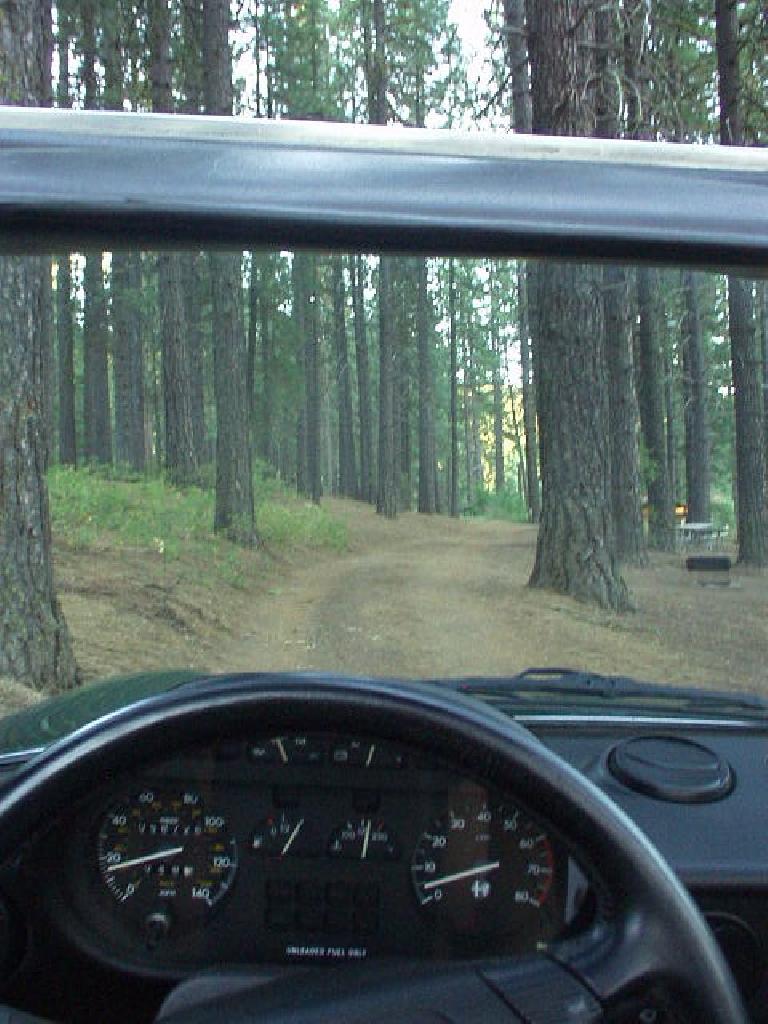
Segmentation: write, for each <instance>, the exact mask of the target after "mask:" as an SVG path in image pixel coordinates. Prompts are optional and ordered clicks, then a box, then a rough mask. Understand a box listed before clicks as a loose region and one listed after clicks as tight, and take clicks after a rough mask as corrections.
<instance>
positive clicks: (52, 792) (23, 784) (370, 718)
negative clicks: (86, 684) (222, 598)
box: [0, 674, 748, 1024]
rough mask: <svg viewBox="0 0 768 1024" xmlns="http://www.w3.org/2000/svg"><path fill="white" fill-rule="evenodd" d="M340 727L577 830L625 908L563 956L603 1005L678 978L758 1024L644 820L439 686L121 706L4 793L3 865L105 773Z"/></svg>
mask: <svg viewBox="0 0 768 1024" xmlns="http://www.w3.org/2000/svg"><path fill="white" fill-rule="evenodd" d="M329 727H332V728H333V729H334V730H338V731H352V732H355V731H357V732H360V731H365V732H366V734H370V735H375V736H380V737H381V738H382V739H383V738H391V739H395V740H401V741H402V740H405V741H407V742H408V743H409V744H410V745H412V746H414V747H416V748H420V749H422V750H423V751H424V752H425V753H427V754H432V755H436V756H438V757H441V758H443V759H450V761H451V762H452V763H453V764H454V765H455V766H456V767H457V768H459V769H462V770H464V771H465V772H466V773H467V774H468V775H470V776H474V777H475V778H478V779H480V780H482V781H484V782H487V783H490V784H492V785H494V786H495V787H497V788H499V789H501V790H502V791H506V792H509V793H510V794H511V795H517V796H518V797H519V799H520V800H521V801H522V802H523V803H525V804H527V805H528V807H530V808H531V809H532V810H535V811H536V812H537V813H538V814H539V815H540V816H541V817H543V818H545V819H546V820H547V821H548V822H550V823H551V824H552V826H553V827H554V828H555V830H556V831H557V832H559V833H560V834H561V835H562V836H564V837H566V838H567V840H568V842H569V844H570V845H571V847H572V849H573V850H574V851H577V852H578V856H579V857H580V858H581V859H582V860H583V861H584V862H585V863H586V865H588V866H592V867H593V868H594V869H595V870H596V871H597V873H598V876H599V878H600V879H601V881H602V882H603V884H604V885H605V887H606V889H607V891H608V892H609V893H610V897H611V904H612V913H611V915H610V918H609V919H607V918H603V919H602V920H601V921H600V922H599V923H598V924H597V925H595V927H594V928H593V929H592V930H591V931H590V932H589V933H587V934H585V935H583V936H580V937H579V938H577V939H575V940H573V941H571V942H565V943H563V944H560V945H559V946H557V947H556V948H555V949H554V950H553V956H554V958H555V959H556V960H557V961H559V963H560V964H562V965H564V966H565V967H566V969H567V971H568V972H570V973H571V974H573V975H575V976H577V977H578V978H579V979H580V980H581V982H583V984H584V985H585V986H587V987H588V988H589V990H590V991H591V992H592V993H593V994H594V995H595V996H596V997H597V998H598V999H599V1000H600V1002H601V1003H602V1004H610V1003H611V1002H612V1001H614V1000H615V999H616V998H617V997H619V996H621V995H623V994H625V992H626V990H627V989H628V988H631V987H632V986H633V985H637V984H640V983H648V982H652V981H659V980H661V981H664V982H667V983H668V984H669V985H671V987H672V988H673V989H674V990H675V991H677V992H679V994H680V996H681V998H682V999H683V1000H684V1001H685V1003H686V1004H687V1005H688V1006H689V1007H690V1008H691V1010H692V1012H693V1013H694V1014H695V1015H698V1016H697V1017H695V1019H701V1020H704V1019H706V1020H707V1021H708V1022H710V1024H747V1020H748V1018H747V1016H746V1013H745V1010H744V1008H743V1005H742V1003H741V1000H740V997H739V994H738V992H737V990H736V987H735V984H734V982H733V979H732V977H731V975H730V972H729V970H728V968H727V966H726V964H725V962H724V960H723V958H722V955H721V953H720V950H719V948H718V946H717V943H716V941H715V939H714V937H713V936H712V934H711V932H710V931H709V929H708V927H707V925H706V923H705V922H704V920H703V918H702V917H701V915H700V914H699V912H698V910H697V908H696V906H695V904H694V902H693V900H692V899H691V897H690V896H689V894H688V893H687V892H686V890H685V889H684V887H683V886H682V884H681V883H680V882H679V881H678V880H677V878H676V877H675V876H674V874H673V872H672V870H671V869H670V867H669V866H668V865H667V864H666V862H665V861H664V860H663V859H662V858H661V856H660V855H659V853H658V852H657V851H656V850H655V848H654V847H653V846H652V845H651V844H650V842H649V841H648V839H647V838H646V837H645V836H644V835H643V834H642V833H641V832H640V830H639V829H638V828H637V827H636V826H635V825H634V823H633V822H632V821H631V820H630V819H629V818H628V817H627V816H626V815H625V814H624V813H623V812H622V811H621V810H620V809H619V808H618V807H617V806H616V805H615V804H614V803H613V802H612V801H611V800H610V799H609V798H608V797H607V796H606V795H605V794H604V793H602V792H601V791H600V790H599V789H598V788H597V787H596V786H594V785H593V784H592V783H591V782H590V781H589V780H587V779H586V778H585V777H584V776H582V775H581V774H580V773H578V772H577V771H576V770H575V769H573V768H572V767H571V766H570V765H568V764H567V763H566V762H564V761H563V760H562V759H561V758H559V757H558V756H557V755H556V754H554V753H552V752H551V751H550V750H548V749H547V748H546V747H544V746H543V744H541V743H540V742H539V741H538V740H537V739H536V738H535V737H534V736H532V735H531V734H530V733H529V732H528V731H527V730H525V729H524V728H522V727H521V726H520V725H518V724H517V723H515V722H514V721H513V720H511V719H510V718H508V717H507V716H505V715H503V714H501V713H499V712H497V711H496V710H494V709H493V708H490V707H488V706H486V705H483V704H481V703H480V702H479V701H476V700H472V699H469V698H465V697H463V696H461V695H458V694H456V693H454V692H453V691H451V690H449V689H447V688H446V689H441V688H440V687H437V686H435V685H431V684H420V683H404V682H400V681H386V680H372V679H343V678H339V677H326V676H318V675H312V676H302V675H276V674H259V675H243V676H233V677H226V678H211V679H205V680H201V681H200V682H197V683H193V684H187V685H185V686H182V687H179V688H178V689H177V690H174V691H170V692H169V693H166V694H163V695H161V696H159V697H155V698H150V699H148V700H145V701H142V702H139V703H138V704H136V705H133V706H131V707H128V708H126V709H124V710H122V711H120V712H117V713H114V714H112V715H108V716H106V717H105V718H103V719H100V720H98V721H96V722H94V723H92V724H90V725H88V726H86V727H85V728H83V729H81V730H79V731H78V732H76V733H74V734H72V735H70V736H69V737H66V738H65V739H63V740H61V741H60V742H58V743H56V744H54V745H53V746H51V747H50V748H48V749H47V750H46V751H45V752H43V753H42V754H41V755H40V756H39V757H38V758H36V759H35V760H34V761H33V762H30V763H29V764H28V765H27V766H25V768H24V769H23V770H22V771H21V772H20V773H19V775H17V776H16V777H15V779H14V780H13V784H12V785H11V786H10V787H8V788H6V789H5V791H3V792H2V793H0V862H4V861H7V860H9V859H11V858H13V857H15V856H16V855H17V854H18V850H19V847H20V845H22V844H23V843H24V842H25V841H27V840H28V839H29V837H30V836H31V835H33V834H34V833H35V831H36V830H37V829H38V828H39V827H40V826H41V825H42V824H43V823H44V822H46V821H47V820H50V816H51V815H54V814H56V813H57V812H58V811H59V810H60V809H61V808H62V807H63V806H65V802H66V801H69V800H72V799H76V798H77V797H78V796H80V795H82V794H83V793H84V792H87V790H88V789H89V788H90V787H91V786H92V784H93V780H94V779H95V778H103V777H105V774H106V773H115V772H120V771H122V770H124V769H127V768H129V767H130V766H131V765H133V764H135V763H136V761H137V759H141V758H145V757H146V758H152V757H157V756H158V755H160V756H165V755H167V753H168V752H169V750H172V749H174V747H176V746H182V745H184V746H186V745H189V744H191V743H195V742H197V741H204V740H210V739H214V738H216V737H219V736H221V737H223V736H227V735H230V734H233V733H234V734H237V733H242V732H243V731H244V730H248V731H249V732H250V733H251V734H252V735H254V734H257V733H261V734H267V733H269V732H271V731H273V730H278V731H279V730H280V729H285V728H291V729H300V730H311V729H325V730H327V729H328V728H329Z"/></svg>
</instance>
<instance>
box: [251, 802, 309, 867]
mask: <svg viewBox="0 0 768 1024" xmlns="http://www.w3.org/2000/svg"><path fill="white" fill-rule="evenodd" d="M251 849H252V850H253V851H254V853H259V854H263V855H264V856H266V857H277V858H283V857H313V856H315V855H316V854H317V853H318V852H319V851H318V849H317V843H316V838H315V831H314V829H313V827H312V824H311V822H308V821H307V819H306V818H305V817H304V816H303V815H299V814H288V813H286V812H285V811H275V812H274V813H273V814H270V815H268V816H267V817H266V818H264V819H263V820H262V821H260V822H258V824H257V825H256V828H255V830H254V833H253V836H252V838H251Z"/></svg>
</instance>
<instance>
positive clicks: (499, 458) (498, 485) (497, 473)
mask: <svg viewBox="0 0 768 1024" xmlns="http://www.w3.org/2000/svg"><path fill="white" fill-rule="evenodd" d="M494 284H495V281H494V274H493V270H491V274H490V278H489V287H490V290H491V325H490V326H491V351H492V355H493V371H492V381H493V455H494V459H493V462H494V489H495V491H496V493H497V494H502V493H503V491H504V487H505V479H504V396H503V393H502V388H501V344H500V341H499V311H498V309H497V304H496V292H495V289H494Z"/></svg>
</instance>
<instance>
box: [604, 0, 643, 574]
mask: <svg viewBox="0 0 768 1024" xmlns="http://www.w3.org/2000/svg"><path fill="white" fill-rule="evenodd" d="M628 17H629V23H628V24H629V25H630V28H628V29H627V33H628V34H627V37H626V38H624V39H623V40H622V44H623V54H622V59H623V64H624V77H625V81H626V82H628V83H632V84H631V85H630V88H634V82H635V80H636V71H637V69H636V58H635V53H636V48H635V47H636V44H635V38H634V31H633V30H632V29H631V25H632V17H633V16H632V15H631V14H630V15H628ZM619 26H620V21H619V8H618V4H608V3H606V4H602V5H601V6H600V7H599V8H598V10H597V11H596V12H595V43H596V51H595V70H596V78H597V82H596V85H597V89H596V101H595V134H596V135H597V136H599V137H600V138H606V139H609V138H618V137H619V135H620V134H621V114H620V111H621V96H620V94H619V89H618V88H617V82H619V81H620V77H619V74H618V69H617V66H616V63H617V61H616V57H615V56H614V52H615V51H616V50H618V47H617V45H616V42H615V41H616V39H617V36H618V34H619V33H618V31H617V30H618V29H619ZM602 290H603V325H604V329H605V352H606V368H607V373H608V410H609V420H610V451H611V506H612V512H613V520H614V529H615V533H616V554H617V556H618V558H619V560H620V561H621V562H625V563H628V564H632V565H643V564H645V563H646V562H647V552H646V547H645V536H644V533H643V517H642V495H641V486H640V449H639V444H638V436H637V422H638V408H637V395H636V393H635V375H634V368H633V350H632V330H631V324H630V313H629V310H630V309H632V308H634V304H633V303H631V302H630V301H629V288H628V283H627V274H626V271H625V270H624V269H623V268H620V267H617V266H607V267H606V268H605V269H604V270H603V280H602Z"/></svg>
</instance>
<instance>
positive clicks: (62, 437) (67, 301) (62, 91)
mask: <svg viewBox="0 0 768 1024" xmlns="http://www.w3.org/2000/svg"><path fill="white" fill-rule="evenodd" d="M69 39H70V24H69V19H68V17H67V16H66V13H65V12H64V11H59V22H58V38H57V42H58V54H59V81H58V89H57V93H56V101H57V104H58V106H59V107H62V108H65V107H70V106H71V105H72V101H71V97H70V94H69ZM74 340H75V339H74V319H73V310H72V268H71V262H70V257H69V254H68V253H66V254H65V253H62V254H61V255H60V256H59V258H58V262H57V268H56V346H57V351H58V389H59V461H60V462H61V463H62V465H65V466H74V465H76V464H77V435H76V427H75V359H74Z"/></svg>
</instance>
